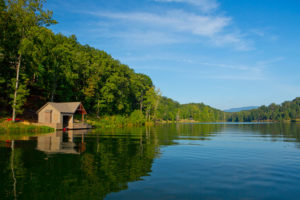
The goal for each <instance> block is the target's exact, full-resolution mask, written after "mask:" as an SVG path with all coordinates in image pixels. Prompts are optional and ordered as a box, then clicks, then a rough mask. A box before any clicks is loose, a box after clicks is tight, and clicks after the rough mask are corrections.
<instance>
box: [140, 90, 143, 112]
mask: <svg viewBox="0 0 300 200" xmlns="http://www.w3.org/2000/svg"><path fill="white" fill-rule="evenodd" d="M140 111H141V112H142V111H143V94H142V96H141V100H140Z"/></svg>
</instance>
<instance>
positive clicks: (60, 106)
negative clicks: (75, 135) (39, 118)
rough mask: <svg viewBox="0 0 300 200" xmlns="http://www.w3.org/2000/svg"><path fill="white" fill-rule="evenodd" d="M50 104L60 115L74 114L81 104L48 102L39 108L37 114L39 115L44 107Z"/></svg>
mask: <svg viewBox="0 0 300 200" xmlns="http://www.w3.org/2000/svg"><path fill="white" fill-rule="evenodd" d="M48 104H50V105H51V106H53V107H54V108H55V109H56V110H57V111H59V112H61V113H73V114H74V113H75V112H76V110H77V108H78V107H79V105H80V104H81V102H62V103H56V102H48V103H46V104H45V105H44V106H43V107H41V108H40V109H39V110H38V111H37V113H39V112H40V111H41V110H42V109H43V108H44V107H45V106H46V105H48Z"/></svg>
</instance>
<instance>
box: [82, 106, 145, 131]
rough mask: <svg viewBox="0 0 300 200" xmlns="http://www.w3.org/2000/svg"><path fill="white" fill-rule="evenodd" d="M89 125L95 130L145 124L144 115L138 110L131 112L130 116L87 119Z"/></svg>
mask: <svg viewBox="0 0 300 200" xmlns="http://www.w3.org/2000/svg"><path fill="white" fill-rule="evenodd" d="M87 122H88V123H89V124H91V125H92V126H94V127H96V128H103V127H106V128H109V127H126V126H140V125H144V124H145V122H146V119H145V116H144V114H143V113H142V112H141V111H140V110H135V111H133V112H132V113H131V114H130V116H122V115H113V116H104V117H101V118H96V117H91V116H90V117H89V118H88V121H87Z"/></svg>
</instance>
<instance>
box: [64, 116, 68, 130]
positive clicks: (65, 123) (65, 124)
mask: <svg viewBox="0 0 300 200" xmlns="http://www.w3.org/2000/svg"><path fill="white" fill-rule="evenodd" d="M69 120H70V116H63V128H68V125H69Z"/></svg>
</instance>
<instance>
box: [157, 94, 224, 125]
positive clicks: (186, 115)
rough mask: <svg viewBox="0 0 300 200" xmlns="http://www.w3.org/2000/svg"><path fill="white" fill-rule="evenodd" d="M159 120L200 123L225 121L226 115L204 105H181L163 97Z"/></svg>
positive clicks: (158, 112) (159, 107)
mask: <svg viewBox="0 0 300 200" xmlns="http://www.w3.org/2000/svg"><path fill="white" fill-rule="evenodd" d="M157 118H158V119H162V120H169V121H175V120H177V121H178V120H194V121H200V122H216V121H224V120H225V113H224V112H222V111H221V110H218V109H215V108H212V107H210V106H207V105H205V104H203V103H189V104H179V103H178V102H176V101H174V100H172V99H170V98H167V97H162V98H161V100H160V104H159V106H158V110H157Z"/></svg>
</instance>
